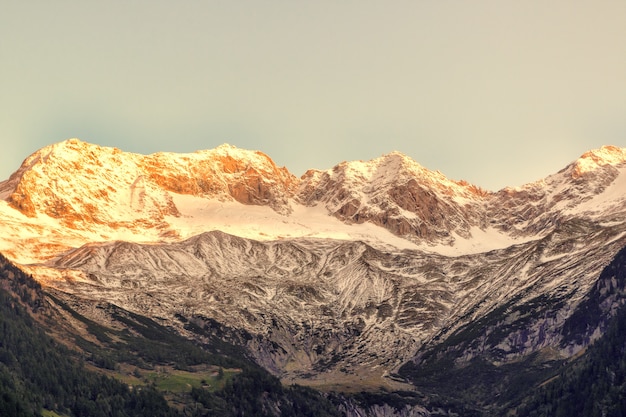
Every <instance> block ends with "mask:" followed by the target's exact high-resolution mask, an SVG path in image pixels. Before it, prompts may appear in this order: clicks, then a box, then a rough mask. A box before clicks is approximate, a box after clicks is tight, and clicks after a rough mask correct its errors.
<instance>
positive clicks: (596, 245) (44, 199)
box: [0, 140, 626, 391]
mask: <svg viewBox="0 0 626 417" xmlns="http://www.w3.org/2000/svg"><path fill="white" fill-rule="evenodd" d="M0 197H1V198H2V201H0V220H1V221H0V231H1V232H2V233H3V236H4V238H3V239H2V241H0V251H2V252H3V253H5V254H6V255H7V256H9V257H10V258H12V259H13V260H14V261H16V262H19V263H21V264H22V265H23V266H24V267H25V268H27V269H28V270H29V271H30V272H31V273H32V274H33V275H34V276H35V277H36V278H37V279H38V280H39V281H40V282H42V283H43V284H44V285H45V286H46V288H47V289H48V291H50V292H51V293H54V294H55V297H58V298H59V299H62V300H65V302H67V303H69V304H71V305H72V306H74V308H75V309H76V310H77V311H79V312H80V313H81V314H83V315H84V316H86V317H90V318H91V319H93V320H96V321H97V320H106V317H103V316H102V314H101V311H100V309H98V308H97V305H98V303H102V302H105V301H106V302H110V303H113V304H115V305H118V306H120V307H122V308H124V309H126V310H129V311H132V312H135V313H139V314H142V315H146V316H148V317H152V318H156V319H158V320H160V321H161V322H162V323H163V324H166V325H168V326H171V327H172V328H175V329H177V330H178V331H179V332H180V333H181V334H183V335H185V336H187V337H190V338H192V339H196V340H198V341H202V340H205V339H206V337H207V334H211V335H213V336H219V337H221V338H223V339H225V340H228V341H229V342H232V343H235V344H238V345H240V346H243V347H245V349H246V350H247V352H248V354H249V355H251V357H253V358H254V359H255V361H256V362H257V363H259V364H261V365H262V366H264V367H265V368H266V369H268V370H270V371H271V372H273V373H274V374H276V375H278V376H280V377H281V378H283V379H284V380H285V381H295V382H300V383H306V384H310V385H315V386H318V387H322V388H325V389H339V390H348V391H350V390H354V389H362V388H368V389H371V388H373V387H378V386H385V387H387V389H414V388H412V386H419V384H420V383H421V382H420V381H425V380H428V378H431V377H430V376H428V375H430V374H428V372H434V370H437V369H440V368H441V367H442V366H443V367H446V369H447V368H450V367H452V368H454V369H457V368H458V369H462V368H464V367H467V366H471V364H474V363H475V361H476V360H480V361H485V363H488V364H490V366H494V367H497V366H503V365H507V366H508V365H509V364H515V363H519V362H520V361H524V360H526V359H527V358H530V357H536V356H537V355H539V356H540V357H541V358H543V359H542V360H543V361H545V362H546V363H548V362H550V361H562V360H566V359H567V358H570V357H572V356H573V355H575V354H577V353H579V352H581V351H584V349H586V347H587V346H588V345H589V343H591V342H592V341H593V340H595V339H597V338H598V337H601V335H602V334H603V331H604V329H605V327H606V323H607V322H608V320H610V317H611V316H612V314H614V312H615V311H617V309H618V308H619V306H620V305H621V304H622V303H623V299H622V297H621V296H616V295H615V294H614V293H612V292H611V291H608V290H607V291H604V292H602V295H601V296H596V295H594V296H593V297H592V295H590V294H592V291H591V290H592V288H594V286H597V285H598V280H599V277H600V273H601V271H602V270H603V268H604V267H605V266H606V265H607V264H609V262H610V261H611V259H613V257H614V256H615V255H616V254H617V253H618V252H619V251H620V249H621V248H623V247H625V246H626V149H620V148H616V147H610V146H607V147H603V148H601V149H598V150H594V151H590V152H588V153H586V154H584V155H582V156H581V157H580V158H579V159H578V160H576V161H574V162H572V163H571V164H570V165H568V166H567V167H565V168H564V169H563V170H561V171H559V172H558V173H555V174H553V175H551V176H549V177H547V178H545V179H543V180H541V181H537V182H535V183H531V184H528V185H525V186H523V187H518V188H505V189H503V190H500V191H497V192H488V191H485V190H482V189H480V188H479V187H476V186H473V185H471V184H468V183H465V182H463V181H453V180H449V179H447V178H446V177H445V176H444V175H443V174H441V173H439V172H432V171H429V170H427V169H425V168H423V167H421V166H420V165H419V164H417V163H416V162H415V161H412V160H411V159H410V158H408V157H406V156H404V155H402V154H400V153H397V152H394V153H391V154H388V155H384V156H382V157H380V158H377V159H375V160H372V161H356V162H345V163H342V164H339V165H338V166H336V167H334V168H332V169H330V170H327V171H316V170H312V171H309V172H307V173H306V174H305V175H304V176H303V177H302V178H299V179H298V178H296V177H294V176H293V175H291V174H290V173H289V172H288V171H287V170H286V169H284V168H278V167H276V166H275V164H274V163H273V162H272V161H271V160H270V159H269V158H268V157H267V156H265V155H263V154H261V153H259V152H251V151H244V150H240V149H237V148H234V147H231V146H228V145H223V146H220V147H218V148H216V149H214V150H211V151H200V152H196V153H193V154H180V155H178V154H170V153H161V154H154V155H148V156H143V155H137V154H129V153H125V152H122V151H119V150H116V149H111V148H101V147H98V146H96V145H90V144H86V143H83V142H80V141H78V140H70V141H66V142H63V143H60V144H57V145H52V146H50V147H47V148H44V149H42V150H40V151H39V152H37V153H35V154H33V155H32V156H31V157H29V158H27V159H26V161H24V163H23V164H22V166H21V167H20V168H19V169H18V171H16V172H15V174H13V175H12V176H11V177H10V178H9V179H8V180H6V181H4V182H2V183H0ZM607 285H608V287H607ZM605 287H606V288H609V289H610V288H612V287H611V286H610V285H609V284H606V285H605ZM594 297H595V298H594ZM598 297H599V298H598ZM591 299H593V303H595V304H598V305H601V306H602V307H601V310H602V314H598V315H596V316H594V317H595V319H594V320H591V321H590V322H589V323H586V325H585V326H583V327H576V326H574V327H572V321H573V320H575V318H576V317H579V316H580V314H581V313H580V311H582V310H581V309H583V308H588V304H589V303H590V301H589V300H591ZM585 306H587V307H585ZM181 319H184V320H181ZM186 323H193V324H194V326H192V327H189V326H188V325H186ZM194 328H195V329H202V331H198V330H195V331H194V330H193V329H194ZM572 328H575V329H577V330H576V332H575V333H576V334H575V337H573V336H572V335H571V329H572ZM494 369H495V368H494ZM410 384H413V385H410Z"/></svg>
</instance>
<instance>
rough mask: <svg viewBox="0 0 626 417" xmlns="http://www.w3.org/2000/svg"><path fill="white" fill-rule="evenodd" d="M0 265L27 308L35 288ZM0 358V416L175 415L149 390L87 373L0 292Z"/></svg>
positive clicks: (4, 264) (71, 354)
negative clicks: (135, 389)
mask: <svg viewBox="0 0 626 417" xmlns="http://www.w3.org/2000/svg"><path fill="white" fill-rule="evenodd" d="M0 264H1V265H2V270H1V271H0V273H1V274H2V275H0V277H1V278H2V279H0V282H2V283H3V284H5V285H7V284H8V285H9V286H10V287H11V289H12V292H13V293H16V294H20V293H23V294H31V296H29V297H24V298H22V300H23V301H24V302H25V303H27V305H29V306H30V305H31V304H30V303H31V302H32V301H34V300H35V298H36V297H33V296H32V293H31V292H30V290H31V289H34V290H36V291H37V290H40V288H38V285H37V284H36V283H34V284H33V283H32V279H31V278H29V277H28V276H26V275H25V274H23V273H22V272H21V271H20V270H19V269H17V268H15V267H13V266H11V265H10V264H9V263H8V262H7V261H6V259H4V258H0ZM7 271H8V272H10V274H9V273H8V272H7ZM20 288H23V290H20ZM36 305H39V303H36ZM0 358H1V359H2V363H0V411H2V412H0V415H3V416H4V415H7V416H13V415H15V416H39V415H40V412H39V410H41V409H43V408H46V409H50V410H55V411H57V412H59V413H61V414H64V415H69V416H76V417H80V416H90V417H100V416H102V417H105V416H106V417H108V416H115V417H126V416H146V417H147V416H163V417H166V416H172V417H173V416H178V415H179V413H178V412H177V411H176V410H173V409H171V408H170V407H169V406H168V405H167V404H166V403H165V401H164V400H163V397H162V396H160V394H158V393H156V392H154V391H153V390H151V389H149V388H146V389H145V390H142V391H139V392H133V391H130V390H129V389H128V387H127V386H126V385H125V384H123V383H121V382H119V381H117V380H114V379H111V378H108V377H105V376H103V375H99V374H96V373H93V372H89V371H87V370H86V369H85V368H84V367H83V366H82V364H81V363H80V360H79V359H78V358H77V356H76V354H75V353H74V352H72V351H70V350H68V349H67V348H65V347H63V346H61V345H59V344H58V343H56V342H55V341H54V340H53V339H52V338H51V337H49V336H48V335H46V334H45V333H44V332H43V331H42V330H41V329H40V327H39V324H38V323H37V322H35V321H34V320H33V319H32V318H31V317H30V315H29V314H28V312H27V311H26V309H25V308H24V306H23V305H22V304H21V303H20V302H18V300H17V299H16V298H15V297H14V296H12V295H11V294H10V293H8V292H7V291H5V290H3V289H0ZM159 398H160V401H159Z"/></svg>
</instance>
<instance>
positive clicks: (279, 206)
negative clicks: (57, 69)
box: [0, 139, 296, 225]
mask: <svg viewBox="0 0 626 417" xmlns="http://www.w3.org/2000/svg"><path fill="white" fill-rule="evenodd" d="M295 182H296V179H295V177H294V176H293V175H291V174H290V173H289V172H288V171H287V170H286V169H285V168H278V167H276V165H275V164H274V163H273V162H272V161H271V159H269V157H267V156H266V155H264V154H262V153H260V152H252V151H244V150H240V149H237V148H235V147H232V146H229V145H223V146H220V147H218V148H216V149H214V150H211V151H199V152H195V153H191V154H174V153H164V152H162V153H156V154H153V155H147V156H143V155H139V154H133V153H127V152H122V151H120V150H119V149H116V148H107V147H100V146H97V145H91V144H88V143H85V142H81V141H79V140H78V139H70V140H67V141H64V142H61V143H59V144H55V145H51V146H48V147H45V148H43V149H41V150H39V151H38V152H35V153H34V154H33V155H31V156H30V157H28V158H27V159H26V160H25V161H24V163H23V164H22V166H21V167H20V169H19V170H18V171H17V172H16V173H15V174H14V175H13V176H11V178H10V179H9V180H8V181H6V182H4V183H2V184H1V185H0V191H2V193H3V197H5V199H6V200H7V201H8V202H9V204H10V205H11V206H12V207H14V208H16V209H18V210H20V211H21V212H22V213H23V214H25V215H27V216H29V217H35V216H37V215H39V214H45V215H47V216H49V217H52V218H58V219H62V220H63V221H64V222H66V223H67V224H68V225H74V224H75V223H80V222H87V223H106V224H112V223H115V222H123V221H127V220H129V219H142V220H144V221H146V220H147V221H148V222H159V221H160V220H161V219H162V218H163V217H164V216H167V215H172V216H176V215H178V210H177V208H176V207H175V205H174V203H173V201H172V199H171V196H170V195H169V194H168V193H169V192H174V193H178V194H190V195H196V196H202V197H210V198H217V199H221V200H236V201H238V202H240V203H244V204H258V205H268V206H271V207H272V208H274V209H275V210H279V211H280V210H283V211H285V210H288V202H287V197H288V196H289V194H290V193H291V189H292V188H293V187H294V186H295Z"/></svg>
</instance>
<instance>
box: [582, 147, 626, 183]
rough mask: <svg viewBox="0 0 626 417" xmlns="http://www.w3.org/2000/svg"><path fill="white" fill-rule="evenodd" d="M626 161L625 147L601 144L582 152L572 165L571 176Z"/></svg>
mask: <svg viewBox="0 0 626 417" xmlns="http://www.w3.org/2000/svg"><path fill="white" fill-rule="evenodd" d="M624 163H626V149H621V148H618V147H616V146H603V147H601V148H600V149H595V150H591V151H589V152H586V153H584V154H583V155H582V156H581V157H580V158H579V159H578V160H576V162H574V163H573V166H572V177H573V178H578V177H581V176H583V175H585V174H587V173H590V172H593V171H595V170H597V169H598V168H602V167H604V166H607V165H610V166H618V165H622V164H624Z"/></svg>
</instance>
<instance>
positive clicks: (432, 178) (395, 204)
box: [298, 152, 488, 242]
mask: <svg viewBox="0 0 626 417" xmlns="http://www.w3.org/2000/svg"><path fill="white" fill-rule="evenodd" d="M487 194H488V193H486V192H485V191H483V190H481V189H479V188H478V187H475V186H471V185H469V184H467V183H464V182H455V181H451V180H449V179H447V178H446V177H445V176H443V175H442V174H441V173H439V172H432V171H428V170H427V169H425V168H423V167H421V166H420V165H419V164H417V163H416V162H414V161H412V160H411V159H409V158H407V157H406V156H404V155H402V154H400V153H397V152H395V153H392V154H389V155H385V156H383V157H380V158H378V159H375V160H373V161H369V162H349V163H347V162H346V163H342V164H339V165H337V166H336V167H334V168H333V169H332V170H328V171H308V172H307V173H306V174H305V175H304V176H303V177H302V183H301V185H300V190H299V194H298V199H299V201H301V202H302V203H303V204H307V205H314V204H320V203H321V204H324V206H325V207H326V208H327V209H328V211H329V213H330V214H332V215H333V216H336V217H338V218H340V219H342V220H345V221H348V222H353V223H363V222H371V223H374V224H376V225H377V226H381V227H384V228H386V229H388V230H390V231H392V232H393V233H394V234H396V235H400V236H403V237H405V238H409V239H415V240H423V241H430V242H435V241H437V242H441V241H443V242H453V240H454V239H453V238H452V236H451V234H452V233H454V232H456V233H458V234H459V235H461V236H469V235H470V229H471V228H472V227H481V226H484V224H483V220H484V219H483V218H484V214H483V209H482V207H481V204H482V200H483V199H484V198H485V196H486V195H487Z"/></svg>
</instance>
